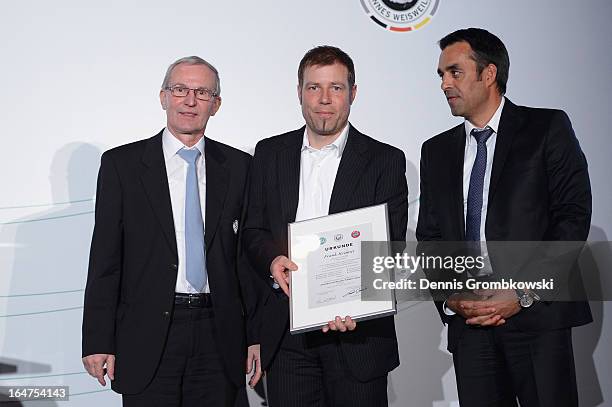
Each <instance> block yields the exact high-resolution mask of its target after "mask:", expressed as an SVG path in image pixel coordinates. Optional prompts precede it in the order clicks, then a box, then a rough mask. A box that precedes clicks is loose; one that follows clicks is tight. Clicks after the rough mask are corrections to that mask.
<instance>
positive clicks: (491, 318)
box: [446, 292, 506, 326]
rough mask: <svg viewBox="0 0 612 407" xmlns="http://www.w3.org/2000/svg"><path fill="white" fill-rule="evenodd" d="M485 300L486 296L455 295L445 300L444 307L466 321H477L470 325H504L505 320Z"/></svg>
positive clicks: (466, 293) (471, 294)
mask: <svg viewBox="0 0 612 407" xmlns="http://www.w3.org/2000/svg"><path fill="white" fill-rule="evenodd" d="M487 299H488V297H486V296H482V295H477V294H474V293H469V292H464V293H457V294H453V295H451V296H450V297H449V298H448V300H446V306H447V307H448V308H450V309H451V310H452V311H453V312H455V313H457V314H459V315H461V316H462V317H463V318H465V319H466V320H472V321H478V322H477V323H472V324H471V325H481V326H499V325H503V324H505V323H506V320H505V319H504V318H503V317H502V316H501V315H500V313H499V312H498V310H497V309H496V308H495V307H493V306H492V305H491V303H490V302H488V301H487Z"/></svg>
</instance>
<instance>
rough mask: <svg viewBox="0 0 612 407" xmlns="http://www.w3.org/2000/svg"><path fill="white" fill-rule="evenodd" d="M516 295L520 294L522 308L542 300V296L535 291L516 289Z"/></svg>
mask: <svg viewBox="0 0 612 407" xmlns="http://www.w3.org/2000/svg"><path fill="white" fill-rule="evenodd" d="M516 295H517V296H518V300H519V301H518V302H519V305H520V306H521V307H522V308H529V307H531V306H532V305H533V303H534V302H536V301H539V300H540V296H539V295H537V294H536V293H534V292H533V291H525V290H516Z"/></svg>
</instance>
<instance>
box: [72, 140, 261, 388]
mask: <svg viewBox="0 0 612 407" xmlns="http://www.w3.org/2000/svg"><path fill="white" fill-rule="evenodd" d="M204 157H205V165H206V215H205V218H206V219H205V229H206V231H205V236H204V238H205V242H206V263H207V271H208V281H209V286H210V292H211V297H212V303H213V310H214V315H215V316H214V324H215V327H216V332H215V335H216V341H217V344H218V348H219V352H220V353H221V354H222V357H223V360H224V363H225V366H226V370H227V373H228V375H229V377H230V378H231V379H232V381H234V382H235V383H236V385H239V386H242V385H244V364H245V358H246V343H245V318H244V314H245V312H244V308H245V307H243V301H241V298H243V294H242V292H244V298H243V299H244V304H246V308H247V312H246V313H247V314H248V315H249V316H250V317H251V318H254V315H255V308H256V299H255V296H254V295H253V293H252V292H251V290H250V289H248V288H246V287H249V286H251V284H250V283H249V282H248V280H249V279H250V278H251V276H252V273H249V272H248V271H247V270H248V265H247V264H246V262H244V263H245V264H242V266H241V267H237V266H238V263H243V262H242V261H241V260H240V259H238V257H237V246H238V242H239V237H238V235H237V234H236V233H235V232H234V228H233V223H234V221H238V222H241V220H242V212H243V197H244V193H245V188H246V186H247V185H248V182H247V174H248V168H249V165H250V161H251V157H250V155H248V154H246V153H244V152H242V151H239V150H236V149H234V148H232V147H229V146H226V145H224V144H221V143H219V142H217V141H214V140H211V139H208V138H206V141H205V151H204ZM177 270H178V255H177V248H176V238H175V231H174V223H173V215H172V207H171V203H170V192H169V188H168V178H167V175H166V166H165V163H164V155H163V151H162V133H161V132H160V133H159V134H157V135H156V136H154V137H152V138H150V139H147V140H142V141H137V142H135V143H131V144H127V145H124V146H121V147H117V148H114V149H112V150H110V151H107V152H105V153H104V154H103V155H102V160H101V166H100V172H99V175H98V189H97V194H96V214H95V228H94V232H93V238H92V243H91V253H90V258H89V274H88V278H87V286H86V289H85V305H84V311H83V356H86V355H91V354H95V353H107V354H114V355H116V366H115V380H114V381H113V382H112V387H113V389H114V390H115V391H118V392H120V393H126V394H132V393H138V392H140V391H142V390H143V389H144V388H145V386H146V385H147V384H148V383H149V382H150V381H151V379H152V378H153V375H154V373H155V370H156V368H157V366H158V364H159V361H160V358H161V355H162V352H163V350H164V346H165V341H166V334H167V332H168V327H169V324H170V320H171V316H172V311H173V307H174V293H175V284H176V277H177ZM237 273H241V275H240V276H239V275H238V274H237ZM245 283H246V284H245ZM241 284H243V285H244V287H245V289H244V290H242V292H241V289H240V285H241ZM253 321H254V320H253V319H251V322H253ZM251 326H255V323H254V322H253V324H251ZM248 341H249V343H250V344H251V343H257V342H258V340H257V338H256V332H255V331H253V332H250V334H249V338H248Z"/></svg>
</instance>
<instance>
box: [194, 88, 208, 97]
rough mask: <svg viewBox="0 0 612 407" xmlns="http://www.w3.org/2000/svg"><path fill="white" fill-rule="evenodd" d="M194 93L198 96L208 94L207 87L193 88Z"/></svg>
mask: <svg viewBox="0 0 612 407" xmlns="http://www.w3.org/2000/svg"><path fill="white" fill-rule="evenodd" d="M195 93H196V95H198V96H205V95H207V94H208V89H204V88H198V89H196V90H195Z"/></svg>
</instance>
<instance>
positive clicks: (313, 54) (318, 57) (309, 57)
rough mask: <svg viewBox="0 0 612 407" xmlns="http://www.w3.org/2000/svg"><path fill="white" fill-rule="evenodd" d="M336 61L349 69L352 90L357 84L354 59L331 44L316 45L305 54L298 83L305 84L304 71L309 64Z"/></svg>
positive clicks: (323, 63)
mask: <svg viewBox="0 0 612 407" xmlns="http://www.w3.org/2000/svg"><path fill="white" fill-rule="evenodd" d="M336 62H337V63H340V64H342V65H344V66H345V67H346V69H347V70H348V77H347V79H348V84H349V90H352V89H353V85H355V65H354V64H353V60H352V59H351V57H349V56H348V54H347V53H346V52H344V51H342V50H341V49H340V48H338V47H332V46H330V45H320V46H318V47H314V48H313V49H311V50H310V51H308V52H307V53H306V54H305V55H304V57H303V58H302V60H301V61H300V65H299V67H298V85H299V86H300V88H301V87H302V85H303V84H304V71H305V70H306V68H308V67H309V66H314V65H322V66H326V65H333V64H335V63H336Z"/></svg>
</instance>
